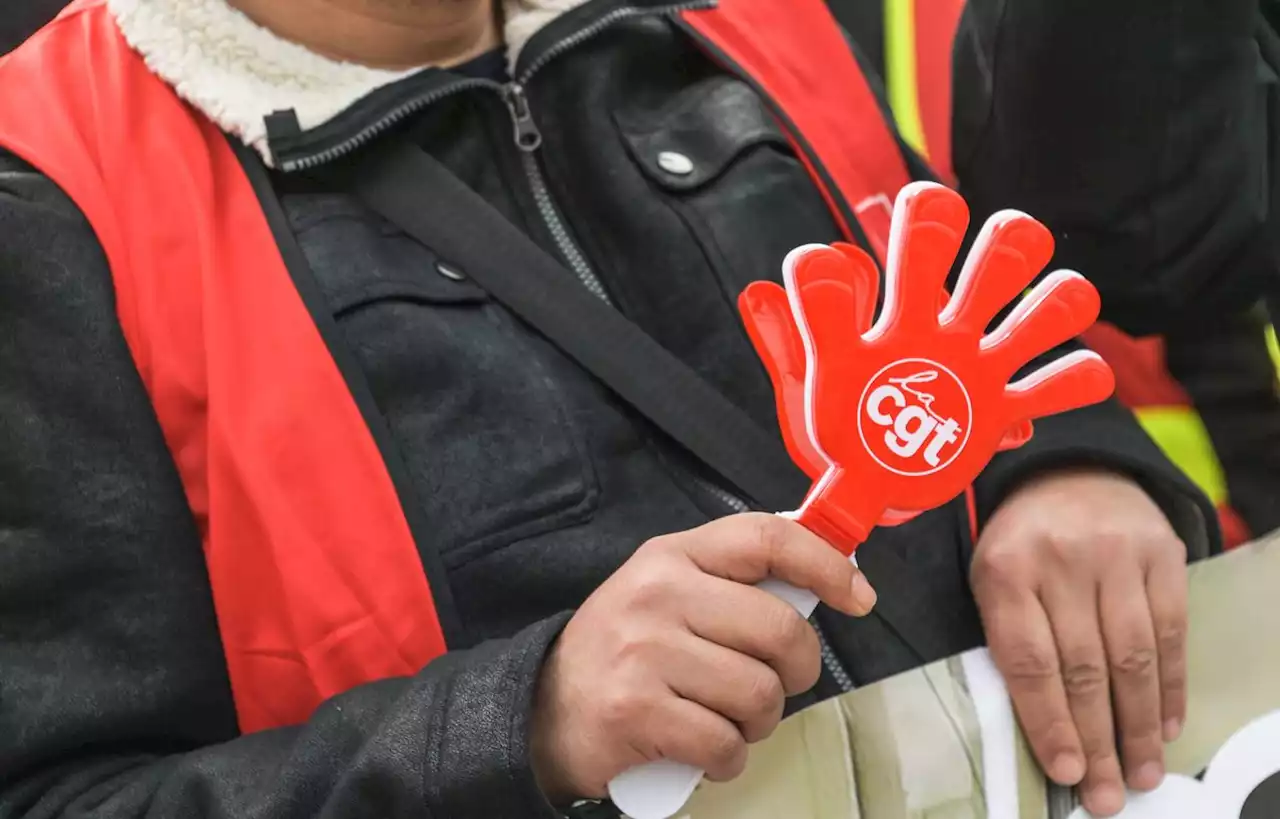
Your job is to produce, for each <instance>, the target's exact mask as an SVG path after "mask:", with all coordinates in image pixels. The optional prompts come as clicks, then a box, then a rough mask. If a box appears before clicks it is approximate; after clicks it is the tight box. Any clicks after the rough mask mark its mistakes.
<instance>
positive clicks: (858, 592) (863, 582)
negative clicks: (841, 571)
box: [853, 572, 877, 617]
mask: <svg viewBox="0 0 1280 819" xmlns="http://www.w3.org/2000/svg"><path fill="white" fill-rule="evenodd" d="M876 599H877V598H876V590H875V589H873V588H871V583H870V582H869V581H868V580H867V577H866V575H864V574H863V573H862V572H855V573H854V575H853V602H854V603H856V604H857V606H858V611H857V612H855V613H856V614H857V615H858V616H859V617H861V616H862V615H864V614H867V613H868V612H870V611H871V610H872V609H873V608H875V605H876Z"/></svg>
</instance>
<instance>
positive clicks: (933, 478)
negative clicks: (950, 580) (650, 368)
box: [609, 183, 1115, 819]
mask: <svg viewBox="0 0 1280 819" xmlns="http://www.w3.org/2000/svg"><path fill="white" fill-rule="evenodd" d="M968 223H969V212H968V208H967V207H966V206H965V203H964V200H963V199H961V198H960V196H959V194H956V193H954V192H953V191H951V190H949V189H947V188H944V187H942V186H940V185H934V184H930V183H916V184H913V185H908V186H907V187H905V188H903V189H902V192H901V193H900V194H899V195H898V200H897V202H896V204H895V206H894V212H893V226H892V230H891V233H890V240H889V258H888V260H887V265H886V266H887V271H886V274H885V293H884V306H883V308H882V309H881V311H880V315H879V317H878V318H876V315H875V314H876V302H877V297H878V295H879V278H880V275H879V271H878V269H877V268H876V265H875V263H874V262H873V261H872V260H871V258H870V257H869V256H867V254H866V253H864V252H863V251H862V250H860V249H858V248H856V247H853V246H850V245H836V246H834V247H828V246H826V245H810V246H806V247H802V248H798V249H796V250H794V251H792V253H791V254H790V255H789V256H788V257H787V259H786V261H785V262H784V264H783V276H784V281H785V282H786V287H785V288H783V287H780V286H778V285H776V284H772V283H768V282H757V283H756V284H753V285H751V286H750V287H748V288H747V290H746V292H744V293H743V294H742V298H741V300H740V306H741V308H742V313H743V317H744V319H745V320H746V323H747V329H748V331H749V333H750V335H751V339H752V341H753V343H754V344H755V346H756V350H757V352H759V354H760V356H761V358H762V359H763V360H764V362H765V366H766V368H767V369H768V371H769V375H770V377H771V379H772V380H773V385H774V390H775V393H776V396H777V406H778V414H779V421H780V422H781V427H782V430H783V435H784V437H785V439H786V443H787V448H788V450H789V451H790V453H791V456H792V458H793V459H794V460H795V461H796V463H798V464H799V465H800V466H801V468H803V469H804V470H805V471H806V472H807V473H808V474H809V475H810V476H811V477H813V478H814V479H815V481H816V482H815V483H814V485H813V488H812V489H811V490H810V491H809V495H808V497H806V499H805V502H804V504H803V505H802V506H801V508H800V509H799V511H797V512H794V513H787V514H788V517H792V518H794V519H795V520H798V521H799V522H800V523H801V524H803V525H804V526H806V527H807V528H809V529H810V530H812V531H813V532H815V533H816V534H818V535H820V536H821V537H822V538H823V539H825V540H826V541H827V542H828V543H830V544H831V545H832V546H833V547H835V548H837V549H839V550H840V551H842V552H844V553H845V554H849V555H852V554H853V552H854V550H855V549H857V547H858V545H859V544H861V543H862V542H863V541H864V540H866V538H867V535H868V534H869V533H870V531H871V529H872V528H873V527H874V526H876V525H877V524H882V525H893V524H896V523H901V522H903V521H904V520H909V519H910V518H911V517H913V516H914V515H916V514H919V513H920V512H922V511H925V510H928V509H933V508H935V507H938V506H941V505H943V504H945V503H947V502H948V501H950V500H951V499H953V498H955V497H956V496H957V495H959V494H960V493H962V492H963V491H964V490H965V487H967V486H968V485H969V484H970V483H972V482H973V480H974V478H976V477H977V476H978V473H979V472H981V471H982V469H983V468H984V467H986V465H987V463H988V462H989V461H990V460H991V458H992V457H993V456H994V455H995V454H996V452H998V451H999V450H1001V449H1009V448H1012V447H1016V446H1020V445H1022V444H1023V443H1025V442H1026V441H1027V440H1029V439H1030V437H1031V434H1032V421H1033V419H1035V418H1039V417H1042V416H1045V415H1052V414H1055V413H1059V412H1065V411H1067V410H1072V409H1076V408H1079V407H1083V406H1087V405H1089V404H1094V403H1097V402H1099V401H1102V400H1104V399H1106V398H1107V397H1108V396H1109V395H1111V392H1112V390H1113V389H1114V387H1115V381H1114V378H1113V376H1112V373H1111V370H1110V369H1109V368H1108V367H1107V365H1106V364H1105V363H1103V361H1102V359H1101V358H1099V357H1098V356H1097V355H1096V354H1094V353H1091V352H1087V351H1078V352H1073V353H1070V354H1068V355H1065V356H1062V357H1060V358H1057V359H1055V360H1053V361H1052V362H1051V363H1049V364H1046V365H1045V366H1043V367H1041V368H1039V369H1038V370H1035V371H1033V372H1031V373H1030V374H1027V375H1023V376H1022V377H1020V378H1019V379H1018V380H1017V381H1014V382H1012V383H1010V379H1012V378H1013V377H1014V376H1015V374H1016V373H1017V372H1018V371H1019V370H1021V369H1022V368H1023V367H1025V366H1026V365H1027V364H1029V363H1031V362H1032V361H1033V360H1034V359H1035V358H1037V357H1038V356H1040V355H1042V354H1044V353H1047V352H1049V351H1050V350H1051V349H1053V348H1054V347H1056V346H1057V345H1059V344H1061V343H1063V342H1065V341H1067V340H1069V339H1071V338H1074V337H1075V336H1077V335H1079V334H1080V333H1081V332H1082V331H1084V330H1085V329H1086V328H1088V327H1089V325H1091V324H1092V323H1093V322H1094V321H1095V320H1096V319H1097V317H1098V309H1099V301H1098V294H1097V291H1096V290H1094V288H1093V286H1092V285H1090V284H1089V283H1088V282H1087V281H1086V280H1085V279H1084V277H1082V276H1080V275H1079V274H1078V273H1072V272H1068V271H1057V272H1054V273H1051V274H1049V275H1048V276H1046V277H1045V278H1044V279H1043V280H1041V281H1040V282H1039V283H1038V284H1036V286H1035V287H1034V288H1032V290H1031V291H1030V292H1029V293H1027V294H1026V295H1025V297H1023V299H1022V301H1021V302H1020V303H1019V304H1018V305H1017V306H1016V307H1015V308H1014V309H1013V310H1012V311H1011V312H1010V313H1009V314H1008V315H1007V316H1006V317H1004V319H1003V320H1002V321H1001V322H1000V323H999V325H998V326H996V327H995V329H993V330H991V331H990V332H987V328H988V326H989V325H990V324H991V322H992V321H993V320H994V319H995V318H996V317H997V316H998V315H999V313H1000V312H1001V311H1002V310H1003V309H1004V308H1005V307H1006V306H1007V305H1008V304H1009V303H1011V302H1012V301H1013V300H1015V299H1016V298H1018V296H1019V294H1021V293H1023V292H1024V291H1025V290H1026V288H1027V287H1028V286H1030V285H1031V283H1032V282H1033V281H1034V280H1035V278H1036V276H1037V275H1038V274H1039V273H1040V271H1041V270H1042V269H1043V268H1044V266H1045V265H1046V264H1048V263H1049V260H1050V259H1051V258H1052V256H1053V237H1052V236H1051V235H1050V233H1049V231H1048V230H1047V229H1046V228H1045V227H1044V226H1043V225H1041V224H1040V223H1039V222H1037V221H1035V220H1034V219H1032V218H1031V217H1029V216H1027V215H1025V214H1022V213H1018V212H1015V211H1004V212H1002V213H998V214H996V215H995V216H993V217H991V219H990V220H988V222H987V223H986V225H985V226H984V228H983V230H982V232H981V233H980V234H979V236H978V238H977V240H976V241H975V243H974V245H973V248H972V250H971V251H970V253H969V256H968V258H967V259H966V261H965V265H964V269H963V270H962V272H961V273H960V277H959V280H958V282H957V284H956V289H955V294H954V295H953V296H951V297H950V298H948V296H947V293H946V290H945V285H946V281H947V277H948V274H949V273H950V271H951V267H952V264H953V262H954V261H955V259H956V256H957V254H958V253H959V252H960V248H961V245H962V243H963V241H964V236H965V231H966V230H967V229H968ZM872 580H873V581H874V578H872ZM761 587H762V588H765V589H767V590H769V591H770V592H772V593H774V594H776V595H778V596H779V597H781V598H783V599H784V600H787V601H788V602H789V603H791V604H792V605H793V606H795V607H796V609H797V610H798V611H800V613H801V614H803V615H804V616H806V617H808V616H809V615H810V614H811V613H812V611H813V608H814V607H815V605H816V604H817V600H816V598H814V596H813V595H812V594H811V593H810V592H808V591H805V590H802V589H795V588H792V587H789V586H787V585H786V584H783V583H780V582H778V581H773V580H768V581H765V582H764V583H762V584H761ZM701 776H702V772H701V771H698V770H696V769H693V768H690V767H688V766H685V765H679V764H676V763H671V762H665V761H664V762H656V763H651V764H649V765H643V766H640V767H639V768H635V769H632V770H630V771H627V772H626V773H624V774H622V775H621V776H619V777H617V778H616V779H614V781H613V782H611V783H610V786H609V791H610V795H611V796H612V798H613V801H614V803H615V804H616V805H617V806H618V807H619V808H621V809H622V810H623V811H624V812H625V813H626V814H627V815H628V816H631V817H633V819H666V817H668V816H671V815H673V814H674V813H675V812H676V811H678V810H679V809H680V807H681V806H682V805H683V804H684V802H685V801H686V800H687V799H688V797H689V795H690V794H691V793H692V792H693V789H694V788H695V787H696V786H697V783H698V781H699V780H700V779H701Z"/></svg>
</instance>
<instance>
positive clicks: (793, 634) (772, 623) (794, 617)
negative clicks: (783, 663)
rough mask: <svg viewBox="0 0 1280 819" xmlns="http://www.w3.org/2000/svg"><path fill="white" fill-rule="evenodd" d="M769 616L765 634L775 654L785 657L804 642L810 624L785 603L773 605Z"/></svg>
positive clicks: (771, 650)
mask: <svg viewBox="0 0 1280 819" xmlns="http://www.w3.org/2000/svg"><path fill="white" fill-rule="evenodd" d="M768 618H769V621H768V623H767V624H766V625H765V631H764V634H765V640H766V643H767V645H768V648H769V649H770V653H771V654H772V655H773V656H775V657H783V656H785V655H786V654H788V653H789V652H790V650H791V649H793V648H794V647H795V646H796V645H799V644H802V643H803V641H804V639H805V631H806V630H808V629H809V624H808V623H806V622H805V621H804V619H803V618H801V617H800V615H799V614H797V613H796V611H795V610H794V609H791V608H789V607H787V606H785V605H780V606H774V607H771V612H770V614H769V615H768Z"/></svg>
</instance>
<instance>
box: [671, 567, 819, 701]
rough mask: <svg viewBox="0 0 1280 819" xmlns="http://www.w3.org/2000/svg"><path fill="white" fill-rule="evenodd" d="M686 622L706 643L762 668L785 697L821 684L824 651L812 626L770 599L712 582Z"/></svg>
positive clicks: (745, 588) (723, 582)
mask: <svg viewBox="0 0 1280 819" xmlns="http://www.w3.org/2000/svg"><path fill="white" fill-rule="evenodd" d="M708 580H709V581H711V582H708V583H705V584H703V585H702V586H700V587H699V588H698V595H699V599H698V601H697V603H696V605H694V606H691V607H690V609H689V612H688V614H686V615H685V621H686V623H687V624H688V627H689V630H690V631H692V632H693V633H694V634H696V635H697V636H698V637H700V638H702V639H703V640H707V641H710V642H712V643H715V644H716V645H718V646H723V647H724V648H725V649H727V650H731V653H733V652H737V653H739V654H741V655H747V656H748V657H751V658H754V659H755V660H758V661H760V662H762V663H764V664H765V665H766V666H767V667H768V669H769V670H770V671H771V673H772V674H773V675H774V676H776V677H777V678H778V681H779V683H780V684H781V685H782V690H783V693H784V694H786V695H787V696H795V695H796V694H800V693H803V692H805V691H808V690H809V689H810V688H812V687H813V686H814V684H815V683H817V681H818V674H819V672H820V671H821V668H822V646H821V644H820V643H819V642H818V635H817V632H815V631H814V630H813V626H811V625H809V622H808V621H807V620H805V619H804V618H803V617H801V616H800V615H799V614H798V613H797V612H796V610H795V609H794V608H792V607H791V606H790V605H789V604H788V603H785V602H783V601H782V600H780V599H779V598H777V597H774V596H773V595H772V594H769V593H768V592H766V591H763V590H761V589H758V588H756V587H755V586H744V585H742V584H741V583H735V582H732V581H729V580H723V579H721V578H708Z"/></svg>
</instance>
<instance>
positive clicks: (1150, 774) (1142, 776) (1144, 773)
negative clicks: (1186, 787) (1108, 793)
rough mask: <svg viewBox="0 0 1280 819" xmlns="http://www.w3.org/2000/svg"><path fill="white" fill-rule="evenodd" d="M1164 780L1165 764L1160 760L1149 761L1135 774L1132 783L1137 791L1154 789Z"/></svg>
mask: <svg viewBox="0 0 1280 819" xmlns="http://www.w3.org/2000/svg"><path fill="white" fill-rule="evenodd" d="M1163 781H1164V766H1163V765H1161V764H1160V763H1159V762H1148V763H1147V764H1145V765H1143V766H1141V767H1139V768H1138V770H1137V771H1136V772H1135V773H1134V774H1133V780H1132V781H1131V782H1130V784H1131V785H1132V786H1133V789H1134V790H1135V791H1154V790H1155V789H1156V788H1158V787H1160V783H1161V782H1163Z"/></svg>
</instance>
